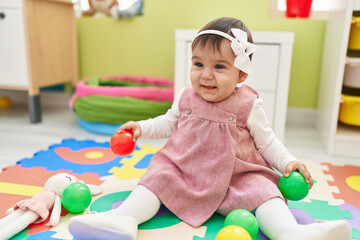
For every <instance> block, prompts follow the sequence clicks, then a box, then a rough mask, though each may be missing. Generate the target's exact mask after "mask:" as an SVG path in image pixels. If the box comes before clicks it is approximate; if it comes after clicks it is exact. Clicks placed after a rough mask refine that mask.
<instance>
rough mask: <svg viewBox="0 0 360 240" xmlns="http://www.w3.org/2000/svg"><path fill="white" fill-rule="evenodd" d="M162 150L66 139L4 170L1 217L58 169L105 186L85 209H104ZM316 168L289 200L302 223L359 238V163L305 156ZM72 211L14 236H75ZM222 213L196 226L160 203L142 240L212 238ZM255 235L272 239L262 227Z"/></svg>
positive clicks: (143, 226) (121, 198)
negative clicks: (331, 223) (309, 185)
mask: <svg viewBox="0 0 360 240" xmlns="http://www.w3.org/2000/svg"><path fill="white" fill-rule="evenodd" d="M157 150H158V148H155V147H153V146H150V145H144V146H137V147H136V149H135V151H134V152H133V154H132V155H130V156H127V157H119V156H116V155H114V154H113V153H112V151H111V150H110V147H109V142H104V143H100V142H95V141H92V140H87V141H79V140H75V139H65V140H63V141H62V142H61V143H57V144H54V145H52V146H50V147H49V149H47V150H44V151H40V152H37V153H35V154H34V156H33V157H32V158H24V159H21V160H20V161H19V162H18V163H17V164H16V165H13V166H9V167H6V168H5V169H3V172H1V173H0V217H3V216H5V211H6V210H7V209H8V208H10V207H12V205H13V204H14V203H15V202H17V201H19V200H21V199H25V198H30V197H32V196H34V195H35V194H37V193H38V192H40V191H42V190H43V186H44V183H45V181H46V180H47V179H48V178H49V177H50V176H52V175H54V174H57V173H59V172H66V173H70V174H73V175H75V176H76V177H77V178H79V179H81V180H83V181H85V182H86V183H88V184H94V185H98V186H101V187H102V188H103V190H104V192H103V193H102V194H100V195H98V196H95V197H93V199H92V203H91V205H90V206H89V208H87V209H86V210H85V212H88V211H99V212H100V211H106V210H109V209H112V208H116V207H117V206H119V205H120V204H121V203H122V202H123V201H124V200H125V199H126V197H127V196H128V195H129V194H130V192H131V191H132V190H133V189H134V188H135V186H136V184H137V183H138V181H139V178H140V177H141V176H142V175H143V174H144V173H145V171H146V169H147V167H148V165H149V162H150V159H151V158H152V156H153V154H154V153H155V152H156V151H157ZM303 161H304V162H305V163H306V164H307V166H308V168H309V170H310V171H311V172H312V174H313V177H314V180H315V184H314V186H313V189H312V190H311V191H310V193H309V195H308V196H307V197H306V198H305V199H303V200H302V201H289V207H290V209H291V211H292V213H293V214H294V216H295V217H296V219H297V220H298V222H299V223H301V224H309V223H314V222H315V221H316V219H322V220H336V219H345V220H346V221H347V222H348V223H349V224H350V225H351V227H352V238H353V239H360V201H359V199H360V167H359V166H350V165H345V166H339V165H333V164H330V163H321V164H320V163H314V162H311V161H309V160H303ZM71 216H74V214H71V213H68V212H67V211H66V210H65V209H63V210H62V214H61V219H60V223H59V224H58V225H57V226H56V227H50V226H47V225H46V223H47V222H48V220H49V219H48V220H46V221H45V222H44V223H40V224H32V225H29V226H28V228H26V229H25V230H24V231H22V232H20V233H19V234H17V235H16V236H14V237H13V238H12V239H17V240H20V239H21V240H24V239H28V240H35V239H36V240H42V239H48V240H51V239H52V240H53V239H73V238H72V236H71V235H70V234H69V232H68V230H67V223H68V221H69V219H70V217H71ZM223 224H224V217H222V216H220V215H218V214H214V215H213V216H212V217H211V218H210V219H209V220H208V221H207V222H206V223H205V224H204V225H203V226H201V227H199V228H192V227H191V226H189V225H187V224H186V223H184V222H182V221H181V220H180V219H178V218H177V217H176V216H175V215H174V214H173V213H171V212H170V211H169V210H168V209H166V208H165V207H164V206H162V207H161V208H160V210H159V212H158V213H157V214H156V216H155V217H154V218H153V219H151V220H149V221H147V222H145V223H143V224H141V225H140V226H139V232H138V238H137V239H138V240H154V239H156V240H169V236H171V239H172V240H200V239H208V240H214V239H215V236H216V234H217V233H218V231H220V229H221V228H222V227H223ZM256 239H258V240H259V239H268V238H266V237H265V236H264V235H263V234H262V233H261V232H259V234H258V236H257V238H256Z"/></svg>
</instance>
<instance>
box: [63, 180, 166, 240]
mask: <svg viewBox="0 0 360 240" xmlns="http://www.w3.org/2000/svg"><path fill="white" fill-rule="evenodd" d="M160 204H161V202H160V200H159V198H158V197H156V195H155V194H154V193H152V192H151V191H150V190H149V189H148V188H146V187H144V186H142V185H138V186H137V187H136V188H135V190H134V191H133V192H132V193H131V194H130V195H129V197H128V198H127V199H126V200H125V201H124V202H123V203H122V204H121V205H120V206H119V207H118V208H116V209H114V210H110V211H107V212H102V213H95V214H85V215H81V216H76V217H73V218H71V219H70V222H69V231H70V233H71V234H72V235H73V236H74V237H75V238H77V239H79V240H82V239H109V240H110V239H117V240H133V239H135V238H136V233H137V226H138V224H140V223H143V222H145V221H147V220H149V219H150V218H152V217H153V216H155V214H156V213H157V212H158V210H159V208H160Z"/></svg>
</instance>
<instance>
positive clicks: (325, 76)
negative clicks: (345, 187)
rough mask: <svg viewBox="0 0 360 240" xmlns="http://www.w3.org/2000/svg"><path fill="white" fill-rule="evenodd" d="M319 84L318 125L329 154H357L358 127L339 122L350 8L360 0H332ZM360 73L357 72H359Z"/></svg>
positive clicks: (359, 143) (359, 8)
mask: <svg viewBox="0 0 360 240" xmlns="http://www.w3.org/2000/svg"><path fill="white" fill-rule="evenodd" d="M330 9H331V11H330V13H329V19H328V20H327V23H326V31H325V37H324V49H323V60H322V67H321V77H320V86H319V95H318V96H319V97H318V109H317V129H318V131H319V134H320V137H321V140H322V142H323V144H324V146H325V148H326V150H327V151H328V153H329V155H338V156H350V157H360V150H359V146H360V127H352V126H347V125H345V124H341V123H339V122H338V115H339V108H340V101H341V94H342V86H343V78H344V69H345V60H346V56H347V51H348V49H347V47H348V40H349V33H350V26H351V19H352V15H353V11H354V10H357V11H360V0H331V1H330ZM359 77H360V76H359Z"/></svg>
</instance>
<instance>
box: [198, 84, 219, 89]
mask: <svg viewBox="0 0 360 240" xmlns="http://www.w3.org/2000/svg"><path fill="white" fill-rule="evenodd" d="M201 87H203V88H205V89H209V90H212V89H215V88H216V87H215V86H205V85H201Z"/></svg>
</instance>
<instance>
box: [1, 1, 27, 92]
mask: <svg viewBox="0 0 360 240" xmlns="http://www.w3.org/2000/svg"><path fill="white" fill-rule="evenodd" d="M0 13H2V14H3V16H4V18H1V19H0V33H1V37H0V87H1V86H5V87H19V88H27V87H28V75H27V60H26V48H25V34H24V23H23V15H22V9H21V8H2V7H1V6H0Z"/></svg>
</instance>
